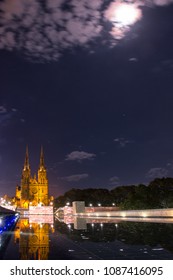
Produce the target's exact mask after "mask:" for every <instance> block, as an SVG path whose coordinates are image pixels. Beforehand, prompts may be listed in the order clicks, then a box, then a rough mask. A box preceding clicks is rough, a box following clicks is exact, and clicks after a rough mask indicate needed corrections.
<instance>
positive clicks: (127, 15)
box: [104, 0, 142, 39]
mask: <svg viewBox="0 0 173 280" xmlns="http://www.w3.org/2000/svg"><path fill="white" fill-rule="evenodd" d="M104 16H105V19H106V20H108V21H110V22H112V29H111V31H110V34H111V35H112V36H113V37H114V38H115V39H121V38H123V37H124V36H125V34H126V33H127V32H128V31H129V29H130V28H131V26H132V25H133V24H134V23H135V22H137V21H138V20H140V19H141V18H142V11H141V9H140V8H139V6H138V5H136V4H135V3H124V2H123V3H122V1H120V0H119V1H116V2H112V3H111V4H110V5H109V7H108V8H107V10H106V11H105V13H104Z"/></svg>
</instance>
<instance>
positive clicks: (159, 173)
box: [146, 167, 168, 179]
mask: <svg viewBox="0 0 173 280" xmlns="http://www.w3.org/2000/svg"><path fill="white" fill-rule="evenodd" d="M167 175H168V170H167V169H166V168H162V167H154V168H151V169H150V170H149V171H148V172H147V174H146V177H148V178H151V179H154V178H162V177H166V176H167Z"/></svg>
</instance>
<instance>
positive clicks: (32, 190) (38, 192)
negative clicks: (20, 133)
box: [16, 147, 49, 209]
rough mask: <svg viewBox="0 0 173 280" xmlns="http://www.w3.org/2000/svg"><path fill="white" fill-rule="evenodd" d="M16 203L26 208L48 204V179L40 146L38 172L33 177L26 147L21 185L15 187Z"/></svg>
mask: <svg viewBox="0 0 173 280" xmlns="http://www.w3.org/2000/svg"><path fill="white" fill-rule="evenodd" d="M16 204H17V207H19V208H26V209H28V207H29V206H38V205H39V206H41V205H42V206H43V205H44V206H48V205H49V192H48V179H47V171H46V167H45V163H44V154H43V148H41V154H40V164H39V167H38V173H37V176H36V174H35V175H34V177H32V176H31V169H30V165H29V155H28V147H27V148H26V155H25V161H24V167H23V170H22V177H21V185H20V186H17V187H16Z"/></svg>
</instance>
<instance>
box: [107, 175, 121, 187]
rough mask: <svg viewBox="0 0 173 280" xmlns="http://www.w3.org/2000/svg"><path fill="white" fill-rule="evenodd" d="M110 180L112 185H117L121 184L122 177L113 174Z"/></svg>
mask: <svg viewBox="0 0 173 280" xmlns="http://www.w3.org/2000/svg"><path fill="white" fill-rule="evenodd" d="M109 182H110V185H115V186H117V185H119V183H120V178H119V177H117V176H113V177H111V178H110V179H109Z"/></svg>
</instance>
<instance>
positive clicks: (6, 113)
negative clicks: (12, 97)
mask: <svg viewBox="0 0 173 280" xmlns="http://www.w3.org/2000/svg"><path fill="white" fill-rule="evenodd" d="M14 114H15V112H14V111H13V110H11V111H10V110H7V108H6V107H5V106H3V105H0V125H1V126H0V128H2V127H5V126H6V125H8V124H9V121H10V120H11V119H12V117H13V116H14Z"/></svg>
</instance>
